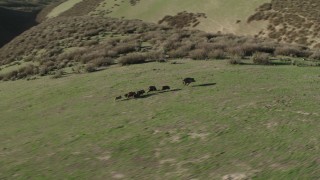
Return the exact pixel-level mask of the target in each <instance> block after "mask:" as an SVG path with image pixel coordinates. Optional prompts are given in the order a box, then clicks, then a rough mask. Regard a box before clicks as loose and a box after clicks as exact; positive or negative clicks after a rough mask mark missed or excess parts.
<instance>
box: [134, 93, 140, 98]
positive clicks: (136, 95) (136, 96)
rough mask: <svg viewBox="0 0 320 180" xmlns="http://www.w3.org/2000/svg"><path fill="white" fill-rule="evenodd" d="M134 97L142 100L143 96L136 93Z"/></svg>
mask: <svg viewBox="0 0 320 180" xmlns="http://www.w3.org/2000/svg"><path fill="white" fill-rule="evenodd" d="M133 97H134V98H140V97H141V95H140V94H137V93H136V94H135V95H134V96H133Z"/></svg>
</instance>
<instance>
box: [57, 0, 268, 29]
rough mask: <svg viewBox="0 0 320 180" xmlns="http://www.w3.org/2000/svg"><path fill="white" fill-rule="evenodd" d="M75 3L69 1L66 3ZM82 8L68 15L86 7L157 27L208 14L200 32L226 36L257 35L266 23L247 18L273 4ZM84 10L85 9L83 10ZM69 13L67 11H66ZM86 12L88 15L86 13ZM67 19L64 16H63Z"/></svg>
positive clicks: (143, 1) (186, 2)
mask: <svg viewBox="0 0 320 180" xmlns="http://www.w3.org/2000/svg"><path fill="white" fill-rule="evenodd" d="M68 2H70V3H72V2H75V0H68V1H66V3H68ZM78 2H79V4H78V5H75V6H73V7H70V11H69V12H68V11H66V13H67V14H68V15H78V14H79V13H80V14H81V13H83V12H82V10H83V9H84V7H90V6H91V7H92V6H94V7H95V9H96V10H94V11H93V9H92V10H91V14H92V15H98V16H111V17H117V18H121V17H124V18H129V19H141V20H144V21H148V22H154V23H157V22H158V21H159V20H161V19H162V18H164V17H165V16H167V15H172V16H174V15H177V14H178V13H180V12H183V11H187V12H190V13H204V14H205V15H206V16H207V18H200V19H199V20H200V21H201V23H200V24H199V25H198V26H197V28H198V29H201V30H205V31H207V32H217V31H222V32H226V33H228V32H229V33H240V34H255V33H258V32H259V31H260V30H261V29H262V28H263V27H264V26H263V24H264V23H254V24H247V23H246V20H247V18H248V17H249V16H250V15H252V14H253V13H254V12H255V9H256V8H257V7H259V6H260V5H261V4H263V3H266V2H269V1H268V0H255V1H250V2H249V1H245V0H231V1H228V2H225V1H222V0H202V1H201V2H199V1H196V2H195V1H194V0H173V1H172V0H140V1H133V0H130V1H129V0H123V1H116V0H110V1H106V0H95V1H94V2H95V3H93V1H88V0H83V1H78ZM80 7H82V8H80ZM63 9H64V7H63V8H62V7H57V8H56V9H54V10H53V12H52V13H53V14H56V15H57V12H60V11H62V10H63ZM64 11H65V10H64ZM85 12H86V11H85ZM62 15H63V14H62Z"/></svg>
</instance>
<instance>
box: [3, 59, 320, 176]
mask: <svg viewBox="0 0 320 180" xmlns="http://www.w3.org/2000/svg"><path fill="white" fill-rule="evenodd" d="M187 76H191V77H194V78H195V79H196V81H197V82H195V83H192V84H191V85H190V86H183V84H182V82H181V80H182V78H184V77H187ZM150 85H155V86H157V87H158V88H160V87H161V86H163V85H169V86H171V88H172V90H171V91H167V92H162V91H158V92H151V93H148V94H146V95H145V96H143V98H139V99H131V100H122V101H121V100H120V101H117V102H115V101H114V98H115V97H116V96H119V95H123V94H124V93H127V92H129V91H136V90H140V89H145V90H146V89H147V87H148V86H150ZM299 87H301V88H299ZM319 88H320V83H319V69H318V68H314V67H304V68H300V67H295V66H284V65H283V66H256V65H245V66H231V65H227V63H226V61H218V60H217V61H190V60H181V61H177V63H176V64H170V63H156V62H155V63H148V64H140V65H133V66H124V67H118V66H112V67H110V68H108V69H107V70H105V71H99V72H97V73H91V74H80V75H78V76H68V75H67V76H66V77H64V78H61V79H49V78H48V77H44V78H40V79H37V80H33V81H24V80H20V81H15V82H10V81H9V82H0V89H1V91H0V99H1V101H0V114H1V118H0V119H1V120H0V141H1V143H0V159H1V161H0V179H120V178H122V179H137V180H138V179H139V180H140V179H222V178H223V179H234V178H235V179H236V177H238V178H242V179H319V178H320V169H319V165H320V159H319V154H320V149H319V139H320V134H319V128H320V124H319V116H320V114H319V108H320V106H319V103H318V102H319V100H320V96H319ZM231 177H232V178H231Z"/></svg>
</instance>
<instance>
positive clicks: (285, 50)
mask: <svg viewBox="0 0 320 180" xmlns="http://www.w3.org/2000/svg"><path fill="white" fill-rule="evenodd" d="M308 53H309V52H307V51H305V50H303V49H300V48H298V47H288V46H286V47H277V48H276V50H275V52H274V54H275V55H278V56H279V55H280V56H291V57H306V56H307V55H308Z"/></svg>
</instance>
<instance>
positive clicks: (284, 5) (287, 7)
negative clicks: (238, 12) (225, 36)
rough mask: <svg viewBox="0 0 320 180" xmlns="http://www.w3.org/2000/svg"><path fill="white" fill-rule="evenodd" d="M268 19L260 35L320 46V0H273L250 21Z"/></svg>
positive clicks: (283, 40) (282, 40)
mask: <svg viewBox="0 0 320 180" xmlns="http://www.w3.org/2000/svg"><path fill="white" fill-rule="evenodd" d="M253 20H258V21H259V20H268V21H269V25H268V28H267V29H266V30H264V31H261V32H260V36H266V35H267V37H270V38H273V39H277V40H278V41H279V42H287V43H297V44H305V45H309V46H313V47H315V48H320V1H318V0H307V1H299V0H290V1H283V0H272V2H271V3H267V4H264V5H262V6H261V7H260V8H259V9H258V10H257V13H255V14H254V15H252V16H251V17H250V18H249V19H248V21H249V22H252V21H253Z"/></svg>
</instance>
